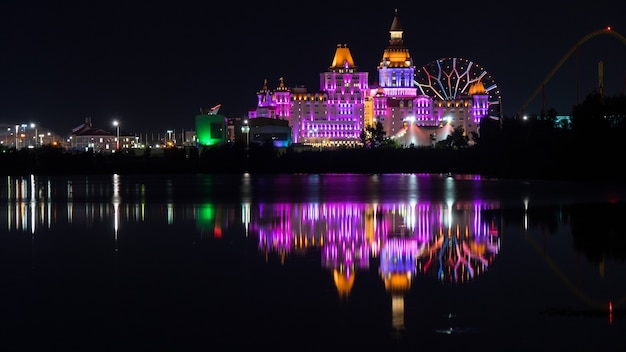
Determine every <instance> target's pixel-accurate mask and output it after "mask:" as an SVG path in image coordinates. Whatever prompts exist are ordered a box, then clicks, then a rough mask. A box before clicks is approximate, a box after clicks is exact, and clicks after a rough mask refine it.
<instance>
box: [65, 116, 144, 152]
mask: <svg viewBox="0 0 626 352" xmlns="http://www.w3.org/2000/svg"><path fill="white" fill-rule="evenodd" d="M118 134H119V146H118V143H117V139H118ZM69 144H70V149H73V150H79V151H93V152H115V151H116V150H117V149H118V148H119V149H120V150H121V149H133V148H137V147H138V138H137V137H136V136H135V135H133V134H130V133H128V132H125V131H124V130H122V129H119V130H118V129H117V128H115V129H113V130H107V129H102V128H98V127H94V126H93V124H92V122H91V117H87V118H85V122H84V123H82V124H80V125H78V126H77V127H75V128H73V129H72V134H71V135H70V140H69Z"/></svg>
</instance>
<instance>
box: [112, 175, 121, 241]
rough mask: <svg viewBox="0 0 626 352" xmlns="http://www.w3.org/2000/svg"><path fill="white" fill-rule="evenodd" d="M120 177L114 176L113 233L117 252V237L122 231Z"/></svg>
mask: <svg viewBox="0 0 626 352" xmlns="http://www.w3.org/2000/svg"><path fill="white" fill-rule="evenodd" d="M121 199H122V198H121V196H120V175H118V174H113V218H114V220H113V229H114V230H113V231H114V237H115V251H116V252H117V251H118V247H117V239H118V238H117V236H118V233H119V229H120V202H121Z"/></svg>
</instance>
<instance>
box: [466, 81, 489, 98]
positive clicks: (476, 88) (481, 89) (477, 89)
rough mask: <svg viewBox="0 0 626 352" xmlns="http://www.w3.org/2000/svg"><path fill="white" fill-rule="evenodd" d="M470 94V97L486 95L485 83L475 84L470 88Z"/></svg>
mask: <svg viewBox="0 0 626 352" xmlns="http://www.w3.org/2000/svg"><path fill="white" fill-rule="evenodd" d="M469 94H470V95H485V94H487V91H486V90H485V86H484V85H483V82H481V81H478V82H475V83H473V84H472V85H471V86H470V88H469Z"/></svg>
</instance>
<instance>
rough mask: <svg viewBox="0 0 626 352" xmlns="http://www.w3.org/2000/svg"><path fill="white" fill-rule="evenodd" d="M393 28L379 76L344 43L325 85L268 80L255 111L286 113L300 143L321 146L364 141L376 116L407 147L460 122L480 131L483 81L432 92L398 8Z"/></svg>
mask: <svg viewBox="0 0 626 352" xmlns="http://www.w3.org/2000/svg"><path fill="white" fill-rule="evenodd" d="M389 35H390V39H389V45H388V46H387V48H386V49H385V50H384V52H383V56H382V59H381V61H380V63H379V65H378V67H377V71H378V80H377V83H375V84H373V85H370V84H369V74H368V72H362V71H359V70H358V67H357V66H356V65H355V61H354V59H353V57H352V54H351V53H350V49H349V48H348V46H347V45H346V44H339V45H337V48H336V50H335V55H334V57H333V59H332V63H331V65H330V67H329V68H328V71H327V72H323V73H321V74H320V90H319V91H317V92H309V91H308V90H307V88H306V87H302V86H300V87H293V88H289V87H286V86H285V83H284V79H283V78H282V77H281V78H280V80H279V83H278V86H277V87H276V88H275V89H273V90H272V89H269V88H268V84H267V80H266V81H265V82H264V84H263V87H262V89H261V90H260V91H258V92H257V106H256V107H254V108H252V109H250V110H249V111H248V118H249V119H254V118H259V117H263V118H270V119H279V120H287V121H289V126H290V127H291V133H292V136H291V139H292V142H293V143H299V144H305V145H312V146H315V147H351V146H359V145H361V139H360V135H361V131H363V130H364V129H365V128H366V127H368V126H373V125H375V124H376V123H377V122H380V123H381V124H382V126H383V129H384V131H385V133H386V135H387V136H389V137H392V138H394V139H395V140H396V141H397V142H398V144H399V145H401V146H405V147H406V146H426V145H433V143H435V142H436V141H438V140H444V139H446V138H447V136H448V134H449V133H451V132H452V131H453V130H454V129H455V128H458V127H462V128H463V130H464V133H465V134H466V135H467V136H469V137H471V135H472V134H473V133H476V134H478V133H479V124H480V121H481V119H482V118H485V117H488V116H489V101H488V97H489V96H488V93H487V91H486V90H485V87H484V85H483V83H482V82H481V80H480V79H479V78H478V79H474V80H469V79H465V80H463V79H459V80H458V82H456V83H457V84H458V83H460V84H464V86H463V87H462V88H463V89H461V90H460V91H459V94H453V95H449V94H448V95H441V94H428V93H427V92H428V91H429V90H428V89H426V90H424V89H422V88H420V85H419V84H418V83H417V82H416V68H415V66H414V65H413V59H412V58H411V55H410V53H409V49H408V48H406V47H405V46H404V42H403V35H404V31H403V29H402V26H401V24H400V20H399V18H398V13H397V11H396V13H395V16H394V18H393V22H392V24H391V28H390V30H389ZM463 81H464V82H463ZM470 143H472V139H471V138H470Z"/></svg>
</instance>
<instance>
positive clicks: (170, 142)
mask: <svg viewBox="0 0 626 352" xmlns="http://www.w3.org/2000/svg"><path fill="white" fill-rule="evenodd" d="M166 132H167V140H166V141H165V146H166V147H170V146H174V142H173V140H172V133H174V131H173V130H167V131H166Z"/></svg>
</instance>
